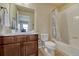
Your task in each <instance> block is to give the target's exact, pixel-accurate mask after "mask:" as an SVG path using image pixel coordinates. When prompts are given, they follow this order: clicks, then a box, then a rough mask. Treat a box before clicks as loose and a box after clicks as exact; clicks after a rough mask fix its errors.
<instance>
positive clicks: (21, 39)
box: [16, 35, 29, 42]
mask: <svg viewBox="0 0 79 59" xmlns="http://www.w3.org/2000/svg"><path fill="white" fill-rule="evenodd" d="M28 39H29V38H28V36H25V35H24V36H23V35H21V36H16V41H17V42H24V41H27V40H28Z"/></svg>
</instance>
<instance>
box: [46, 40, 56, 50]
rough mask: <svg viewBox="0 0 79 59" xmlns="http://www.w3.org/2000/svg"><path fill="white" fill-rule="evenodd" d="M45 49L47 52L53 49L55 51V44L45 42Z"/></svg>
mask: <svg viewBox="0 0 79 59" xmlns="http://www.w3.org/2000/svg"><path fill="white" fill-rule="evenodd" d="M45 47H46V48H47V49H49V50H53V49H55V47H56V44H55V43H53V42H51V41H47V42H45Z"/></svg>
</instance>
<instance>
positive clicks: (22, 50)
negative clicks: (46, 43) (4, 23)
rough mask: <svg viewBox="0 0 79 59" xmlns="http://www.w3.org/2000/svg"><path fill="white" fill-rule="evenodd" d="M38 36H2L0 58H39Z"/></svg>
mask: <svg viewBox="0 0 79 59" xmlns="http://www.w3.org/2000/svg"><path fill="white" fill-rule="evenodd" d="M37 55H38V34H12V35H11V34H6V35H0V56H37Z"/></svg>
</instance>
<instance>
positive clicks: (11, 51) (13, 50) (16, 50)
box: [3, 43, 20, 56]
mask: <svg viewBox="0 0 79 59" xmlns="http://www.w3.org/2000/svg"><path fill="white" fill-rule="evenodd" d="M3 47H4V56H19V55H20V43H15V44H8V45H4V46H3Z"/></svg>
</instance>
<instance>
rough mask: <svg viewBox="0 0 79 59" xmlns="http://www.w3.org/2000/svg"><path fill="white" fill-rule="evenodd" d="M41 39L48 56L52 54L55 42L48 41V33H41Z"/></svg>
mask: <svg viewBox="0 0 79 59" xmlns="http://www.w3.org/2000/svg"><path fill="white" fill-rule="evenodd" d="M41 40H42V42H43V45H44V49H45V51H46V53H47V55H48V56H52V55H54V50H55V47H56V44H55V43H53V42H52V41H48V34H41Z"/></svg>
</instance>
